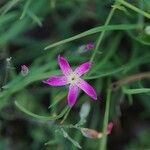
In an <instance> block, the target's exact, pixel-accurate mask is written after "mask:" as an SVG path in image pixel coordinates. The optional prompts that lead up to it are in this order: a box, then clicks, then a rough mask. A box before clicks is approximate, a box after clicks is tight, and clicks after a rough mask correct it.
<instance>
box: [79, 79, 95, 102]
mask: <svg viewBox="0 0 150 150" xmlns="http://www.w3.org/2000/svg"><path fill="white" fill-rule="evenodd" d="M77 86H78V87H79V88H81V89H82V90H83V91H84V92H85V93H86V94H87V95H89V96H90V97H92V98H93V99H94V100H97V94H96V92H95V90H94V89H93V87H92V86H91V85H89V84H88V83H87V82H86V81H84V80H82V79H80V80H79V82H78V83H77Z"/></svg>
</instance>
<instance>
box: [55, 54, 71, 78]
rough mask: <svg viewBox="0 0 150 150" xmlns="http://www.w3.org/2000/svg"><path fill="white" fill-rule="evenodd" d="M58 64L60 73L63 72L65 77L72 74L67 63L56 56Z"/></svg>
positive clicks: (62, 58)
mask: <svg viewBox="0 0 150 150" xmlns="http://www.w3.org/2000/svg"><path fill="white" fill-rule="evenodd" d="M58 63H59V66H60V69H61V71H62V72H63V74H64V75H65V76H68V75H69V74H70V73H71V72H72V69H71V67H70V65H69V63H68V61H67V60H66V59H65V58H64V57H62V56H58Z"/></svg>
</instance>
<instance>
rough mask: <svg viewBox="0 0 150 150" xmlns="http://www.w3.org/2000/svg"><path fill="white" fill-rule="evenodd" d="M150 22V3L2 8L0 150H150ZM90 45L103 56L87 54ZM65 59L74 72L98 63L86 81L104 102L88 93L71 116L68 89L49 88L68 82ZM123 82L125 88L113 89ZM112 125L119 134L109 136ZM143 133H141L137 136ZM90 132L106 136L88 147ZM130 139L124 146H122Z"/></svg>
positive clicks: (34, 3) (37, 0)
mask: <svg viewBox="0 0 150 150" xmlns="http://www.w3.org/2000/svg"><path fill="white" fill-rule="evenodd" d="M149 22H150V2H149V1H148V0H147V1H146V0H139V1H132V2H130V1H129V0H116V1H110V0H106V1H103V0H93V1H90V0H84V1H83V0H75V1H65V0H60V1H56V0H7V1H6V0H2V1H0V139H1V140H0V150H1V149H14V150H18V149H31V150H37V149H51V150H53V149H54V150H55V149H71V150H77V149H80V148H82V149H86V150H91V149H96V150H97V149H99V150H105V149H109V148H110V147H111V148H112V147H113V149H116V150H117V148H118V147H119V149H129V150H130V149H131V150H132V149H145V148H148V149H149V148H150V146H149V143H148V141H147V139H149V134H148V131H149V129H148V128H146V127H147V126H148V127H149V124H150V123H149V121H148V117H149V114H150V101H149V95H150V88H149V85H150V82H149V81H150V80H149V78H150V77H146V78H145V77H144V78H138V80H137V76H138V75H139V74H140V73H147V72H149V70H150V49H149V48H150V47H149V46H150V27H149ZM88 42H93V43H94V45H95V48H94V49H92V50H89V51H87V52H84V53H80V52H79V48H80V47H81V46H82V45H84V44H86V43H88ZM59 54H61V55H63V56H64V57H66V58H67V59H68V60H69V62H70V64H71V66H73V68H75V67H76V66H78V65H79V64H81V63H83V62H86V61H92V68H91V70H90V71H89V72H88V73H87V74H86V75H85V76H83V78H84V79H85V80H89V82H90V84H91V85H92V86H93V87H94V88H95V89H96V91H97V94H98V100H97V101H91V99H90V98H88V97H87V96H86V95H85V94H84V93H82V92H80V93H79V95H78V99H77V103H76V105H75V107H73V108H69V107H68V106H67V90H68V87H50V86H46V85H45V84H44V83H42V80H44V79H47V78H48V77H49V76H52V75H61V71H60V70H59V68H58V65H57V57H58V55H59ZM8 58H9V59H8ZM23 64H26V65H27V66H28V68H29V73H28V74H27V75H26V76H22V74H21V72H20V71H21V65H23ZM131 75H132V76H134V75H135V77H133V78H132V82H131V80H129V79H130V76H131ZM122 81H128V82H123V84H122ZM118 82H119V83H120V84H119V87H118V88H116V87H113V86H112V85H114V83H118ZM106 83H107V84H106ZM87 101H88V102H89V103H88V104H85V102H87ZM83 108H84V109H83ZM131 109H133V111H131ZM79 110H80V113H79ZM81 110H82V111H81ZM81 112H82V113H81ZM127 112H128V113H127ZM126 113H127V115H126ZM134 113H136V114H134ZM134 115H135V116H134ZM110 120H111V121H112V122H114V124H115V125H114V131H113V132H112V134H111V135H106V132H107V124H108V123H109V121H110ZM133 120H134V121H133ZM141 120H142V121H141ZM139 122H140V124H138V123H139ZM141 122H144V123H143V124H142V123H141ZM138 125H139V126H140V127H141V132H138V131H137V130H136V128H134V126H136V127H137V126H138ZM124 126H129V128H132V130H133V132H134V133H136V136H133V137H132V136H131V135H130V132H128V131H126V128H125V127H124ZM143 126H144V127H145V126H146V127H145V128H143ZM82 127H84V128H90V129H95V130H96V131H98V132H101V131H102V132H103V135H104V136H103V137H102V138H100V139H92V140H91V139H88V138H86V137H84V136H83V135H82V133H81V131H80V130H81V128H82ZM120 131H121V132H120ZM130 131H131V130H130ZM130 136H131V137H130ZM118 137H119V138H118ZM126 137H130V138H129V139H128V141H127V142H125V143H124V144H122V143H121V142H120V143H119V142H118V141H120V139H125V138H126ZM113 140H114V141H113ZM107 141H108V142H107ZM112 141H113V142H112ZM115 141H117V145H119V146H118V147H117V145H116V144H115ZM44 143H45V145H44ZM112 143H114V144H112Z"/></svg>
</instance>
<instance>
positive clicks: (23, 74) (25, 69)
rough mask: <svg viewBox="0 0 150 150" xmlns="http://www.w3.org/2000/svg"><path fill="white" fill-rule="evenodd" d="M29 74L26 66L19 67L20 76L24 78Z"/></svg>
mask: <svg viewBox="0 0 150 150" xmlns="http://www.w3.org/2000/svg"><path fill="white" fill-rule="evenodd" d="M28 73H29V69H28V67H27V66H26V65H22V66H21V74H22V76H26V75H27V74H28Z"/></svg>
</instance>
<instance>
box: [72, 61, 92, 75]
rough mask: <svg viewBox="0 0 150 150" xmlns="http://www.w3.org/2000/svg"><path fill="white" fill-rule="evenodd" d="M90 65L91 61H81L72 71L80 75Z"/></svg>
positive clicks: (86, 70)
mask: <svg viewBox="0 0 150 150" xmlns="http://www.w3.org/2000/svg"><path fill="white" fill-rule="evenodd" d="M91 65H92V63H91V62H86V63H83V64H81V65H80V66H79V67H77V68H76V69H75V71H74V72H75V73H76V74H78V75H79V76H82V75H83V74H85V73H86V72H88V71H89V69H90V68H91Z"/></svg>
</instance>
